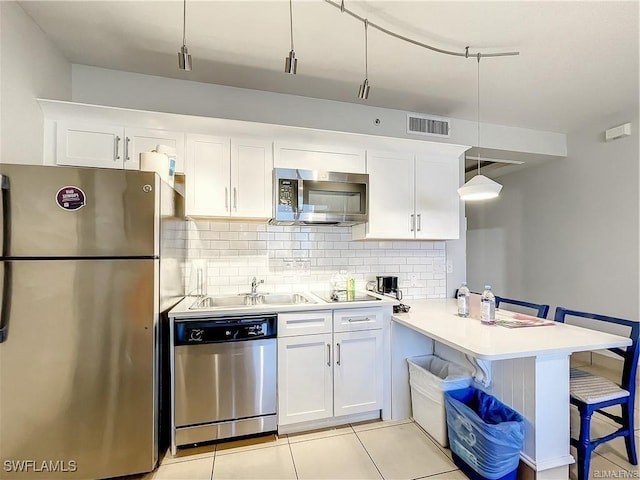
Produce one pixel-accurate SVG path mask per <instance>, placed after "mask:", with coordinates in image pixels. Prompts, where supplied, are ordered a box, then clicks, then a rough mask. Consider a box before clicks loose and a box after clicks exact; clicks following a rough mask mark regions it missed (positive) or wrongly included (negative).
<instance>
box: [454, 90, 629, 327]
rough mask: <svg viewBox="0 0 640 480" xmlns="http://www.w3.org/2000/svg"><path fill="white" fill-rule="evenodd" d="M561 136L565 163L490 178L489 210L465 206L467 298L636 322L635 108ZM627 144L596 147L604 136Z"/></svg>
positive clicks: (609, 143)
mask: <svg viewBox="0 0 640 480" xmlns="http://www.w3.org/2000/svg"><path fill="white" fill-rule="evenodd" d="M629 104H630V105H636V107H635V108H634V109H633V110H631V111H629V112H627V113H624V114H619V115H616V116H612V117H609V118H603V119H602V120H600V121H599V122H597V123H592V124H590V125H587V126H585V127H584V128H582V129H581V130H579V131H576V132H573V133H570V134H569V135H568V142H567V144H568V150H569V155H568V157H567V158H566V159H564V160H560V161H558V162H550V163H546V164H544V165H540V166H537V167H533V168H529V169H527V170H525V171H522V172H519V173H512V174H509V175H505V176H503V177H500V179H499V180H500V182H501V183H502V184H503V185H504V188H503V190H502V193H501V195H500V197H499V198H498V199H497V200H493V201H489V202H486V203H482V204H476V205H473V204H471V203H468V204H467V218H468V224H469V226H468V228H469V230H468V236H467V243H468V250H467V254H468V258H467V268H468V276H469V280H470V287H471V289H472V290H475V291H479V290H480V289H481V288H482V286H483V285H484V283H485V282H486V283H489V284H491V285H492V286H493V287H494V288H493V289H494V291H495V292H496V293H497V294H498V295H503V296H505V297H513V298H520V299H523V300H530V301H533V302H542V303H549V304H551V311H550V315H553V311H554V308H555V307H556V306H558V305H561V306H565V307H569V308H574V309H579V310H586V311H591V312H595V313H603V314H608V315H618V316H622V317H626V318H631V319H636V320H638V319H639V312H640V305H639V301H640V299H639V288H640V285H639V279H638V272H639V250H640V244H639V239H638V237H639V217H640V208H639V183H640V182H639V167H638V164H639V144H638V140H639V139H638V109H637V105H638V98H635V99H629ZM626 122H631V123H632V135H631V136H630V137H626V138H621V139H618V140H614V141H611V142H605V141H604V131H605V130H606V129H608V128H611V127H614V126H617V125H620V124H623V123H626Z"/></svg>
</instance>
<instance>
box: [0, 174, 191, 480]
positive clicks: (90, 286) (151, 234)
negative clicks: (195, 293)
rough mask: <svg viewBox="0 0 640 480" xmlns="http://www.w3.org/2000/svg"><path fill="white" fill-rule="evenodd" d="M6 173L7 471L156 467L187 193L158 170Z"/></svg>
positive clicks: (3, 424) (2, 422) (66, 472)
mask: <svg viewBox="0 0 640 480" xmlns="http://www.w3.org/2000/svg"><path fill="white" fill-rule="evenodd" d="M0 175H1V177H0V182H1V187H2V189H1V192H2V207H1V209H0V217H1V220H0V224H1V225H2V236H1V238H0V242H1V245H0V250H1V252H0V253H1V256H0V292H1V298H0V302H1V304H0V461H1V463H0V478H3V479H4V478H19V479H26V478H83V479H86V478H107V477H115V476H120V475H127V474H133V473H138V472H148V471H151V470H152V469H153V468H154V466H155V465H156V463H157V459H158V425H159V423H158V402H159V394H158V392H159V388H158V382H159V336H160V323H161V320H160V319H161V312H163V311H166V310H167V309H168V308H170V307H171V306H172V305H173V304H175V303H176V302H177V301H178V300H179V299H180V298H181V297H182V295H183V293H184V287H183V281H182V267H183V260H184V255H185V240H184V234H183V231H184V218H183V201H182V197H181V195H179V194H177V193H176V192H175V191H174V190H173V189H172V188H171V187H169V186H168V185H167V184H165V183H164V182H162V181H161V180H160V178H159V177H158V176H157V175H155V174H154V173H150V172H138V171H124V170H105V169H91V168H66V167H45V166H19V165H7V164H2V165H0Z"/></svg>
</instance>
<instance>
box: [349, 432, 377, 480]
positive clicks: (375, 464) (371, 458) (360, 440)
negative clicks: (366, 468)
mask: <svg viewBox="0 0 640 480" xmlns="http://www.w3.org/2000/svg"><path fill="white" fill-rule="evenodd" d="M351 428H352V429H353V427H351ZM364 431H365V432H368V431H370V430H364ZM353 433H355V434H356V438H357V439H358V442H360V445H362V448H364V451H365V452H366V453H367V455H368V456H369V459H370V460H371V463H373V466H374V467H376V470H377V471H378V473H379V474H380V478H382V480H385V478H384V475H383V474H382V472H381V471H380V468H379V467H378V464H377V463H376V461H375V460H374V459H373V457H372V456H371V454H370V453H369V450H367V447H366V446H365V444H364V443H363V442H362V439H361V438H360V436H359V435H358V432H356V431H354V432H353Z"/></svg>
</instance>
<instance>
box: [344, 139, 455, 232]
mask: <svg viewBox="0 0 640 480" xmlns="http://www.w3.org/2000/svg"><path fill="white" fill-rule="evenodd" d="M458 150H459V151H460V152H459V153H462V151H463V150H462V149H461V148H460V147H458ZM459 153H458V151H457V150H454V151H453V152H440V151H436V152H434V153H433V154H431V153H418V154H415V153H413V152H376V151H367V173H368V174H369V221H368V223H366V224H361V225H355V226H354V227H353V228H352V236H353V239H354V240H361V239H400V240H403V239H404V240H413V239H425V240H447V239H456V238H459V236H460V227H459V225H460V198H459V197H458V192H457V189H458V187H459V175H460V174H459V168H460V167H459V165H460V160H459V157H458V155H459Z"/></svg>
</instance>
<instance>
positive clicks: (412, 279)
mask: <svg viewBox="0 0 640 480" xmlns="http://www.w3.org/2000/svg"><path fill="white" fill-rule="evenodd" d="M409 286H410V287H417V286H418V274H417V273H410V274H409Z"/></svg>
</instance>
